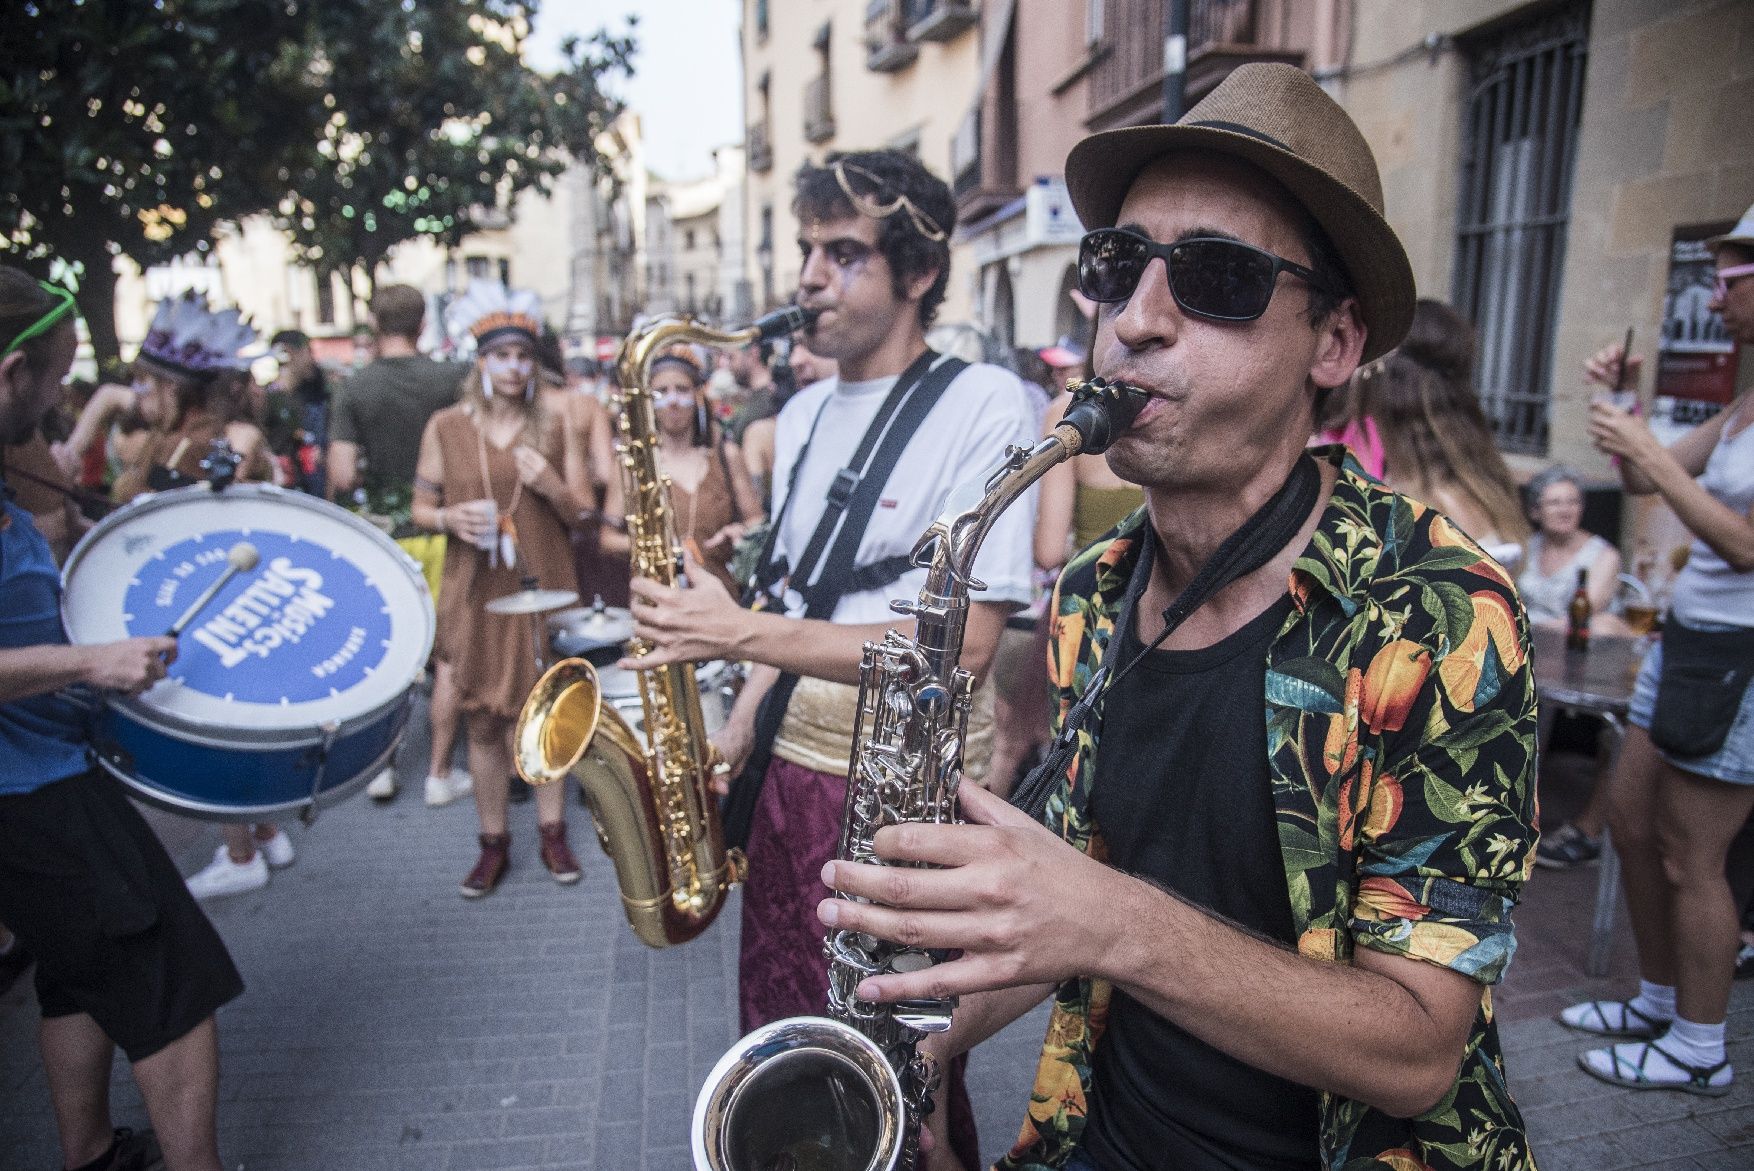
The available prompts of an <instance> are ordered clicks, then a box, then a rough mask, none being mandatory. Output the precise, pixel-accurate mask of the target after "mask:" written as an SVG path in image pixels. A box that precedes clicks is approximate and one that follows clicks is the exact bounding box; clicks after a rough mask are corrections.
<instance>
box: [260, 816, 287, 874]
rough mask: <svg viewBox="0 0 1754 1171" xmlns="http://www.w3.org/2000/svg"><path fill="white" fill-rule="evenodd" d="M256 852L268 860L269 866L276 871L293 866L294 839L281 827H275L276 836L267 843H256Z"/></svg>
mask: <svg viewBox="0 0 1754 1171" xmlns="http://www.w3.org/2000/svg"><path fill="white" fill-rule="evenodd" d="M256 850H257V852H258V853H260V854H261V855H262V857H263V858H265V859H267V861H268V865H269V866H272V867H273V868H274V869H276V870H280V869H283V868H285V867H287V866H291V865H292V860H293V858H294V857H295V855H294V854H293V852H292V839H291V838H289V837H287V836H286V831H285V830H283V829H281V828H280V827H279V826H275V827H274V836H273V837H271V838H269V839H268V840H267V841H265V842H264V841H260V840H258V841H257V842H256Z"/></svg>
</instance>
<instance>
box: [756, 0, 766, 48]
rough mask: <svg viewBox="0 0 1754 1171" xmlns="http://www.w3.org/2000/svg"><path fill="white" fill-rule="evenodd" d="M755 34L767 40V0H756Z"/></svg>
mask: <svg viewBox="0 0 1754 1171" xmlns="http://www.w3.org/2000/svg"><path fill="white" fill-rule="evenodd" d="M755 35H756V36H757V37H758V38H760V39H761V40H764V41H765V40H767V0H755Z"/></svg>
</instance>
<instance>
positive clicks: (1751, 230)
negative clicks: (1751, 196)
mask: <svg viewBox="0 0 1754 1171" xmlns="http://www.w3.org/2000/svg"><path fill="white" fill-rule="evenodd" d="M1722 244H1734V245H1735V246H1736V247H1738V248H1754V206H1751V207H1749V208H1748V210H1747V211H1745V212H1743V213H1742V218H1741V219H1740V220H1738V221H1737V222H1736V226H1735V227H1733V228H1731V229H1730V230H1729V231H1727V232H1725V233H1724V234H1723V235H1721V236H1713V237H1712V238H1711V239H1709V240H1707V241H1706V242H1705V246H1706V247H1707V248H1711V249H1716V248H1717V247H1718V246H1719V245H1722Z"/></svg>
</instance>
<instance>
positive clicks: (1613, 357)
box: [1583, 342, 1644, 390]
mask: <svg viewBox="0 0 1754 1171" xmlns="http://www.w3.org/2000/svg"><path fill="white" fill-rule="evenodd" d="M1622 349H1624V347H1623V346H1621V344H1620V343H1619V342H1613V343H1611V344H1609V345H1605V346H1603V347H1602V348H1601V349H1599V350H1597V351H1596V352H1595V354H1594V355H1593V356H1592V357H1591V358H1590V360H1589V361H1588V362H1585V363H1584V367H1583V376H1584V377H1585V378H1586V379H1588V380H1589V381H1591V382H1595V383H1599V384H1601V385H1602V386H1608V387H1611V386H1613V385H1614V383H1616V382H1618V381H1620V354H1621V351H1622ZM1643 369H1644V355H1643V354H1628V355H1627V357H1626V380H1625V383H1624V389H1627V390H1631V389H1633V388H1635V387H1636V386H1637V385H1638V375H1639V372H1640V371H1641V370H1643Z"/></svg>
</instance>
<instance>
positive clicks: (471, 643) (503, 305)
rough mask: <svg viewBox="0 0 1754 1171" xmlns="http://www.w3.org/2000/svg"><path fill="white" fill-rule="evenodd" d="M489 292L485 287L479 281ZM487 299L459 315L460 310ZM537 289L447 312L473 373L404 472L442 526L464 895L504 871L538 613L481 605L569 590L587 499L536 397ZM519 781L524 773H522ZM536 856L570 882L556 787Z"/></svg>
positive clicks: (476, 294)
mask: <svg viewBox="0 0 1754 1171" xmlns="http://www.w3.org/2000/svg"><path fill="white" fill-rule="evenodd" d="M490 291H491V290H490ZM484 302H485V303H486V305H487V306H488V307H487V308H486V309H485V310H483V311H482V312H480V313H478V314H476V315H474V316H473V317H472V318H471V319H469V320H463V321H459V320H458V317H459V314H458V312H457V310H458V309H459V308H464V309H467V308H469V307H475V308H479V307H481V306H482V304H483V303H484ZM535 308H536V307H535V304H534V298H533V297H530V296H528V295H527V294H522V293H515V294H511V295H509V296H508V295H507V294H506V293H505V291H504V290H503V289H499V290H498V294H497V299H493V298H492V297H490V296H488V295H487V293H482V292H480V291H479V290H477V289H475V288H472V289H471V291H470V296H467V297H465V298H463V299H460V300H459V302H457V303H456V304H455V305H453V313H452V320H453V322H454V323H456V324H460V325H463V326H465V327H467V328H468V329H469V331H470V332H471V333H472V334H473V335H474V336H475V339H476V345H477V356H476V361H475V368H474V370H473V371H472V372H471V374H469V375H468V376H466V380H465V383H464V387H463V396H462V401H461V402H459V403H458V404H457V405H456V406H454V407H447V408H446V409H445V410H442V411H440V412H438V413H437V414H436V415H434V416H433V417H432V418H431V420H430V421H428V423H427V426H426V432H425V434H424V435H423V436H422V437H421V442H420V459H419V462H418V464H417V466H416V469H415V481H414V507H413V518H414V522H415V523H416V524H418V525H421V526H423V527H425V528H430V529H434V530H436V531H439V532H443V533H446V534H448V535H449V536H450V537H451V538H452V539H451V540H450V541H448V542H447V543H446V546H445V566H444V575H443V578H442V579H441V580H442V585H441V588H440V590H439V614H438V645H437V647H436V648H435V653H436V654H437V656H438V657H439V658H440V659H441V660H443V661H444V662H445V663H447V664H449V665H450V668H451V672H452V676H453V678H454V679H455V680H456V685H457V691H458V708H459V710H460V711H461V712H462V714H463V717H464V720H465V721H466V725H467V729H468V740H469V771H470V773H471V774H473V776H474V778H475V808H476V812H477V813H478V814H479V815H480V818H481V837H480V843H481V854H480V857H479V858H478V860H477V861H476V863H475V866H474V868H473V869H472V870H471V871H470V872H469V875H468V877H467V878H465V879H464V880H463V884H462V893H463V897H465V898H480V897H481V896H482V895H485V894H488V893H489V892H490V891H492V890H493V888H494V887H495V886H497V885H498V884H499V880H500V879H501V878H502V877H503V876H504V875H505V871H506V867H507V865H508V859H509V850H510V845H511V836H510V834H509V833H508V831H507V828H506V800H507V794H508V791H509V790H508V787H509V785H510V784H512V783H513V782H512V780H511V771H512V758H511V747H510V734H511V729H512V724H513V723H514V722H515V721H516V719H517V716H518V712H519V710H520V709H521V708H522V707H523V703H524V698H525V697H526V696H527V695H529V693H530V691H531V689H532V688H533V687H535V685H536V680H537V678H538V673H537V663H536V659H535V648H536V646H537V641H536V640H537V639H538V638H539V637H540V635H541V634H542V632H543V619H542V616H541V615H539V614H538V615H517V616H509V615H498V614H491V613H488V612H487V610H486V605H487V603H488V602H490V601H492V600H493V599H495V598H499V597H503V596H505V595H506V594H512V593H516V592H518V591H519V590H520V589H522V588H523V585H524V579H525V578H527V577H534V578H535V579H536V580H537V582H538V583H539V585H540V586H541V588H544V589H560V590H574V589H576V588H577V586H578V581H577V578H576V576H575V574H574V571H573V561H572V548H571V543H570V540H569V529H570V528H571V526H572V524H573V523H574V521H575V519H576V518H577V517H578V515H579V513H580V511H581V510H582V509H583V508H584V507H585V505H586V503H587V502H588V501H589V499H590V487H589V478H588V476H587V473H586V470H585V463H584V456H583V451H582V448H581V446H580V444H579V443H578V442H577V441H576V439H574V438H572V432H571V430H570V429H569V428H567V427H566V425H565V421H564V420H563V419H562V418H561V417H560V416H559V415H558V414H556V413H551V412H548V411H546V410H544V409H543V407H542V403H541V399H540V397H539V396H538V395H537V393H536V363H535V344H536V338H537V336H538V335H539V333H540V331H541V324H540V321H539V320H538V319H537V317H536V316H535ZM519 783H521V782H519ZM536 809H537V818H538V823H539V825H538V829H539V838H540V843H541V844H540V851H539V853H540V856H541V859H542V864H543V865H544V866H546V867H547V868H548V871H549V873H550V874H552V875H553V876H554V879H555V881H556V882H561V883H573V882H577V881H578V880H579V864H578V859H577V858H576V857H575V856H574V855H573V852H572V849H571V848H570V847H569V846H568V845H567V840H566V788H565V786H564V785H545V786H543V787H542V788H539V789H538V790H537V791H536Z"/></svg>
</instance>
